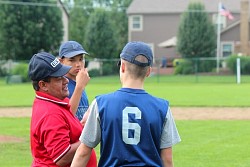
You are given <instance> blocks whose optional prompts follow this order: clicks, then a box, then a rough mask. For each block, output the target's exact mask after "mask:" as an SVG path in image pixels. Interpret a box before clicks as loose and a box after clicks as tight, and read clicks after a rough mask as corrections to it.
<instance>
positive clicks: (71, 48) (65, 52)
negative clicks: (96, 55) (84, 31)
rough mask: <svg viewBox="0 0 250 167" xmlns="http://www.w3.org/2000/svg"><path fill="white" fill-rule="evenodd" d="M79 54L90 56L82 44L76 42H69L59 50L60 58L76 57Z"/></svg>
mask: <svg viewBox="0 0 250 167" xmlns="http://www.w3.org/2000/svg"><path fill="white" fill-rule="evenodd" d="M79 54H88V53H87V52H86V51H85V50H84V48H83V47H82V45H81V44H79V43H78V42H76V41H67V42H65V43H63V44H62V45H61V46H60V48H59V57H60V58H63V57H67V58H70V57H74V56H76V55H79Z"/></svg>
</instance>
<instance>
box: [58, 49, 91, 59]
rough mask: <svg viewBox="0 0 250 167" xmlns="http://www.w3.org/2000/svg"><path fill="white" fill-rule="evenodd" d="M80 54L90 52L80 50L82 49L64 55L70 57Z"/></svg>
mask: <svg viewBox="0 0 250 167" xmlns="http://www.w3.org/2000/svg"><path fill="white" fill-rule="evenodd" d="M79 54H87V55H88V53H87V52H86V51H83V50H80V51H74V52H70V53H68V54H66V55H63V57H67V58H70V57H74V56H76V55H79Z"/></svg>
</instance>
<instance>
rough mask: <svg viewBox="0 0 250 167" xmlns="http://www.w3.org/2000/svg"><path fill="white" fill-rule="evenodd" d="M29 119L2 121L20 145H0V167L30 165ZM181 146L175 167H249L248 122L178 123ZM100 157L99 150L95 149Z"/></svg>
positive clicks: (1, 125)
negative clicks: (19, 141)
mask: <svg viewBox="0 0 250 167" xmlns="http://www.w3.org/2000/svg"><path fill="white" fill-rule="evenodd" d="M29 122H30V118H0V128H1V135H9V136H16V137H20V138H21V139H23V140H24V142H21V143H1V144H0V162H1V164H0V166H1V167H6V166H12V167H26V166H30V164H31V154H30V145H29ZM176 124H177V127H178V130H179V133H180V135H181V139H182V142H181V143H179V144H177V145H175V146H174V147H173V149H174V151H173V154H174V162H175V167H215V166H216V167H217V166H219V167H229V166H230V167H248V166H249V164H250V157H249V149H248V148H249V144H248V143H249V141H250V135H249V133H248V131H247V129H249V128H250V122H249V121H232V120H230V121H226V120H225V121H221V120H220V121H212V120H208V121H190V120H188V121H179V120H178V121H176ZM96 152H97V154H98V155H99V148H96Z"/></svg>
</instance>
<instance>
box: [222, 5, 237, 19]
mask: <svg viewBox="0 0 250 167" xmlns="http://www.w3.org/2000/svg"><path fill="white" fill-rule="evenodd" d="M220 14H221V15H223V16H226V17H227V18H228V19H229V20H233V19H234V17H233V15H232V14H231V12H230V11H229V10H227V9H226V8H225V7H224V6H223V5H221V7H220Z"/></svg>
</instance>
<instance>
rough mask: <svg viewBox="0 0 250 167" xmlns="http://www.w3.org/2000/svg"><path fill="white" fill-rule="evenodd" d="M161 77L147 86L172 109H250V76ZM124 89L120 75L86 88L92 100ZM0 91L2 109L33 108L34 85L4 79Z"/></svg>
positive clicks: (96, 79)
mask: <svg viewBox="0 0 250 167" xmlns="http://www.w3.org/2000/svg"><path fill="white" fill-rule="evenodd" d="M159 78H160V79H159ZM159 78H158V77H157V76H153V77H149V78H147V80H146V83H145V85H144V87H145V89H146V90H147V91H148V92H149V93H151V94H152V95H155V96H158V97H161V98H164V99H167V100H169V101H170V104H171V106H187V107H193V106H201V107H212V106H215V107H223V106H227V107H249V106H250V103H249V100H248V99H249V93H248V91H247V90H250V84H249V83H250V76H244V77H243V78H244V81H245V82H243V83H241V84H236V83H235V77H234V76H198V80H199V82H197V81H196V78H197V76H161V77H159ZM159 80H160V81H159ZM215 81H216V82H215ZM246 81H247V82H246ZM120 86H121V84H120V80H119V77H118V76H112V77H97V78H92V79H91V80H90V82H89V84H88V85H87V88H86V90H87V94H88V97H89V101H92V100H93V99H94V97H95V96H96V95H99V94H103V93H108V92H111V91H115V90H117V89H119V88H120ZM0 92H1V95H0V107H11V106H14V107H20V106H31V105H32V102H33V99H34V95H35V94H34V90H33V88H32V85H31V83H25V84H10V85H7V84H5V82H4V81H3V80H2V81H1V80H0Z"/></svg>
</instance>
